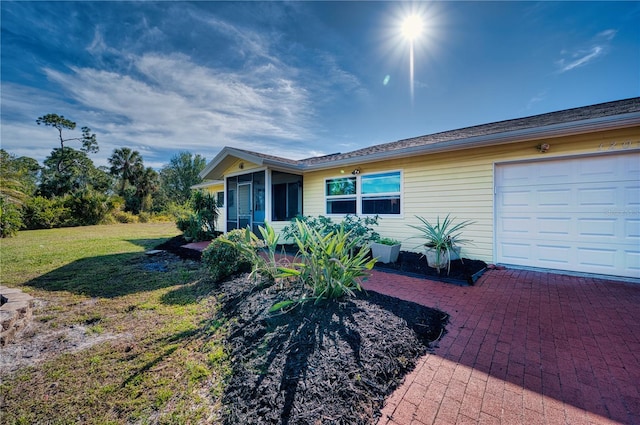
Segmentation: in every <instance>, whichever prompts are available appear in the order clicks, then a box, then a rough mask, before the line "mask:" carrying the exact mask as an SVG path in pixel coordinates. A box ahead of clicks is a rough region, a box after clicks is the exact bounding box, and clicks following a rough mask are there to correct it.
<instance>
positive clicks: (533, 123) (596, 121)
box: [202, 97, 640, 178]
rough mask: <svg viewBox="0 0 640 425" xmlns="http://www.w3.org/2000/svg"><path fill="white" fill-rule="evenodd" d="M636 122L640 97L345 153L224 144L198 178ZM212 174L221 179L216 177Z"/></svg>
mask: <svg viewBox="0 0 640 425" xmlns="http://www.w3.org/2000/svg"><path fill="white" fill-rule="evenodd" d="M638 125H640V97H634V98H630V99H625V100H618V101H613V102H607V103H600V104H597V105H591V106H584V107H580V108H573V109H566V110H562V111H557V112H550V113H547V114H541V115H534V116H530V117H525V118H516V119H511V120H506V121H499V122H494V123H490V124H483V125H477V126H473V127H466V128H461V129H458V130H451V131H445V132H441V133H434V134H428V135H425V136H419V137H413V138H410V139H404V140H398V141H396V142H391V143H383V144H379V145H374V146H369V147H366V148H363V149H358V150H355V151H351V152H347V153H336V154H331V155H324V156H318V157H312V158H307V159H302V160H293V159H287V158H282V157H278V156H273V155H267V154H263V153H259V152H252V151H247V150H244V149H237V148H228V147H226V148H224V149H223V151H222V152H221V153H220V154H218V156H217V157H216V158H214V160H212V161H211V163H210V164H209V165H208V166H207V167H206V169H205V171H204V172H203V173H202V177H205V175H208V174H209V172H210V171H212V170H213V169H214V168H218V167H217V166H218V165H219V164H221V162H222V161H223V160H224V157H227V156H230V155H232V156H236V157H240V158H245V159H254V160H257V161H256V162H259V163H261V164H265V165H271V166H276V167H282V168H284V169H290V170H291V171H300V172H302V171H305V170H317V169H323V168H328V167H335V166H340V165H348V164H357V163H362V162H363V161H378V160H385V159H391V158H398V157H402V156H406V155H416V154H424V153H434V152H443V151H451V150H459V149H469V148H474V147H482V146H492V145H499V144H505V143H514V142H521V141H525V140H541V139H545V138H550V137H559V136H564V135H570V134H582V133H587V132H593V131H602V130H608V129H614V128H625V127H631V126H638ZM214 178H220V176H216V177H214Z"/></svg>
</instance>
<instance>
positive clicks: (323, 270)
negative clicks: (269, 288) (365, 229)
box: [273, 221, 375, 310]
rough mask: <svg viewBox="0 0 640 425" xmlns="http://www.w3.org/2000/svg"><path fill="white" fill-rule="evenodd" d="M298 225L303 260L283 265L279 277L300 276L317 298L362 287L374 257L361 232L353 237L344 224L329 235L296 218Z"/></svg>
mask: <svg viewBox="0 0 640 425" xmlns="http://www.w3.org/2000/svg"><path fill="white" fill-rule="evenodd" d="M295 224H296V226H297V227H298V231H297V235H299V236H296V237H295V243H296V245H297V247H298V252H299V257H300V262H296V263H294V264H292V266H291V267H288V268H285V267H280V268H279V270H280V275H279V276H280V277H295V278H298V279H299V280H300V281H301V282H302V283H303V284H304V285H307V286H309V287H310V288H311V292H312V298H311V299H314V300H315V301H316V302H317V301H319V300H322V299H334V298H340V297H342V296H345V295H348V296H354V295H355V291H359V290H361V289H362V287H361V286H360V280H361V279H362V278H363V277H365V276H367V273H366V271H367V270H371V269H372V268H373V266H374V264H375V259H370V258H369V257H368V254H369V249H368V248H367V247H366V244H365V242H364V239H363V237H362V236H356V237H354V236H353V234H352V232H350V231H346V229H345V227H344V226H342V225H341V226H340V227H339V228H338V229H337V230H335V231H331V232H329V233H328V234H326V235H323V234H321V233H320V232H319V231H318V230H316V229H314V228H312V227H310V226H309V225H308V224H307V223H305V222H304V221H296V223H295ZM302 301H305V299H303V300H297V301H294V300H289V301H285V302H283V303H278V304H276V305H275V306H274V307H273V309H276V310H277V309H282V308H286V307H287V306H289V305H291V304H294V303H296V302H302Z"/></svg>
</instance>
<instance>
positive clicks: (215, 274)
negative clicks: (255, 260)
mask: <svg viewBox="0 0 640 425" xmlns="http://www.w3.org/2000/svg"><path fill="white" fill-rule="evenodd" d="M244 239H245V231H244V230H240V229H237V230H232V231H230V232H228V233H227V234H226V235H223V236H220V237H219V238H217V239H215V240H214V241H213V242H211V243H210V244H209V246H208V247H207V248H206V249H205V250H204V251H203V252H202V264H204V265H205V266H206V267H207V268H208V269H209V272H210V273H211V277H212V278H213V280H214V281H216V282H219V281H221V280H223V279H226V278H227V277H229V276H232V275H234V274H236V273H240V272H247V271H250V270H251V260H250V258H247V256H246V254H243V253H242V251H241V250H240V249H239V248H238V246H237V244H238V243H240V242H241V241H243V240H244Z"/></svg>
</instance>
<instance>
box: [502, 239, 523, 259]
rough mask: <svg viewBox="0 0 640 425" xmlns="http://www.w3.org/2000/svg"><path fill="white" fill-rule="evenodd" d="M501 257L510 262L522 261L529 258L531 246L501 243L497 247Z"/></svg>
mask: <svg viewBox="0 0 640 425" xmlns="http://www.w3.org/2000/svg"><path fill="white" fill-rule="evenodd" d="M499 249H500V251H501V253H502V256H503V257H504V258H508V259H510V260H515V261H522V260H526V259H527V258H530V257H531V245H529V244H523V243H516V242H503V243H501V244H500V247H499Z"/></svg>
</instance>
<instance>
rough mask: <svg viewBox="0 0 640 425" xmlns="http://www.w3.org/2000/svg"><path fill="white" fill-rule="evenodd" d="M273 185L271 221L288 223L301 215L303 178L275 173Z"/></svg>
mask: <svg viewBox="0 0 640 425" xmlns="http://www.w3.org/2000/svg"><path fill="white" fill-rule="evenodd" d="M271 183H272V185H271V197H272V198H271V199H272V202H271V205H272V208H271V219H272V220H273V221H287V220H291V219H292V218H294V217H295V216H297V215H301V214H302V176H298V175H295V174H289V173H283V172H279V171H273V172H272V174H271Z"/></svg>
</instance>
